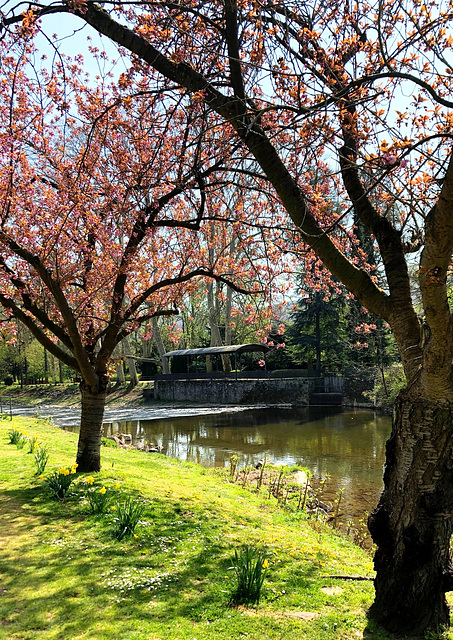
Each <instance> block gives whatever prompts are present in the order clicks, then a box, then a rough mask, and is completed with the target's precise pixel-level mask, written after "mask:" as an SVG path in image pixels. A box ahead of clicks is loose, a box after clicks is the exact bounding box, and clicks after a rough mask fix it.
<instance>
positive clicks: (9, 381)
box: [3, 376, 14, 387]
mask: <svg viewBox="0 0 453 640" xmlns="http://www.w3.org/2000/svg"><path fill="white" fill-rule="evenodd" d="M3 383H4V384H5V385H6V386H7V387H11V385H13V384H14V378H13V377H12V376H6V377H5V378H4V379H3Z"/></svg>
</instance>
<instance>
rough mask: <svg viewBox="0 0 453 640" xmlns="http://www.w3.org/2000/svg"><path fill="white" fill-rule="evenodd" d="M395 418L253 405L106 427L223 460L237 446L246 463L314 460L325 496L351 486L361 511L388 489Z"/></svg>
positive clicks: (347, 507) (211, 462)
mask: <svg viewBox="0 0 453 640" xmlns="http://www.w3.org/2000/svg"><path fill="white" fill-rule="evenodd" d="M390 427H391V421H390V418H389V417H387V416H379V415H376V414H374V413H372V412H367V411H341V410H339V411H332V410H328V411H326V410H322V409H269V408H267V409H253V410H247V411H242V412H239V413H218V414H215V413H214V414H210V415H199V416H194V415H190V416H184V417H176V418H167V419H156V420H128V421H122V422H109V423H106V424H105V435H114V434H116V433H129V434H131V435H132V438H133V440H134V441H136V442H138V441H145V440H146V441H148V442H150V443H153V444H156V445H159V446H162V447H163V449H164V451H165V452H166V453H167V455H169V456H172V457H175V458H179V459H181V460H186V461H191V462H197V463H198V464H201V465H203V466H205V467H223V466H226V465H228V463H229V458H230V456H231V455H233V454H235V455H237V456H238V458H239V464H240V466H246V465H255V464H256V463H257V462H258V461H259V460H260V459H261V458H264V457H266V458H268V459H270V460H272V461H273V462H274V463H275V464H279V465H281V464H286V465H294V464H299V465H301V466H303V467H307V468H308V469H310V470H311V472H312V473H313V474H314V479H315V481H316V480H319V479H320V478H322V477H324V476H325V475H326V474H328V475H329V476H330V480H329V482H328V483H327V489H326V494H325V497H326V499H327V500H331V501H333V500H334V499H335V494H336V493H337V492H338V490H339V489H340V488H344V495H345V502H344V513H345V517H347V518H349V517H354V518H357V517H360V516H361V515H362V514H363V512H364V511H365V510H368V511H370V510H371V509H372V508H373V507H374V506H375V504H376V502H377V500H378V497H379V493H380V491H381V489H382V469H383V463H384V456H385V442H386V440H387V438H388V436H389V434H390Z"/></svg>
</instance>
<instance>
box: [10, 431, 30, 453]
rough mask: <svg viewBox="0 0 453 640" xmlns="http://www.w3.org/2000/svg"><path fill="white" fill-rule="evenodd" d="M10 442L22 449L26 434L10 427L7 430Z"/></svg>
mask: <svg viewBox="0 0 453 640" xmlns="http://www.w3.org/2000/svg"><path fill="white" fill-rule="evenodd" d="M8 438H9V443H10V444H15V445H16V447H17V448H18V449H23V448H24V446H25V443H26V442H27V434H26V433H25V431H21V430H20V429H10V430H9V431H8Z"/></svg>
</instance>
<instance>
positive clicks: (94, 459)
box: [76, 382, 107, 472]
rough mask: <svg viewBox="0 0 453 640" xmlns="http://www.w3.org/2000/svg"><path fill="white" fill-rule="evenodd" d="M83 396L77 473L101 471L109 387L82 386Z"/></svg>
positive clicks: (83, 384)
mask: <svg viewBox="0 0 453 640" xmlns="http://www.w3.org/2000/svg"><path fill="white" fill-rule="evenodd" d="M80 393H81V396H82V415H81V419H80V434H79V443H78V448H77V458H76V462H77V465H78V466H77V471H78V472H87V471H91V472H93V471H100V470H101V453H100V452H101V432H102V422H103V418H104V409H105V400H106V396H107V385H106V384H102V385H100V388H99V389H93V388H91V387H89V386H88V385H87V384H86V383H84V382H82V383H81V384H80Z"/></svg>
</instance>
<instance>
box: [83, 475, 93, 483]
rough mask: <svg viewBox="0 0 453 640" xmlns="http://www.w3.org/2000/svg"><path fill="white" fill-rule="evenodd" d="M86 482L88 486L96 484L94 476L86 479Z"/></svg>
mask: <svg viewBox="0 0 453 640" xmlns="http://www.w3.org/2000/svg"><path fill="white" fill-rule="evenodd" d="M85 482H86V483H87V484H93V482H94V478H93V476H88V478H85Z"/></svg>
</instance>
